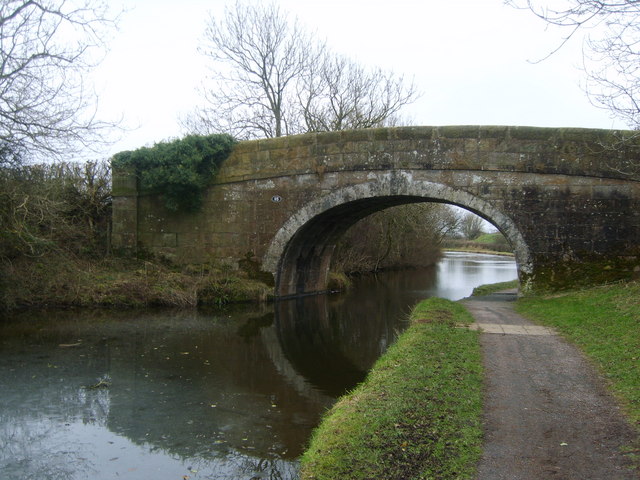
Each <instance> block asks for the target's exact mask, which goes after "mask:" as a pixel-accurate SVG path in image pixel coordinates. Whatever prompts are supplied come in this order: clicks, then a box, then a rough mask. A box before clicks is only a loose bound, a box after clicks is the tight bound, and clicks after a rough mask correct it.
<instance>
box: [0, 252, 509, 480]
mask: <svg viewBox="0 0 640 480" xmlns="http://www.w3.org/2000/svg"><path fill="white" fill-rule="evenodd" d="M514 278H516V268H515V263H514V262H513V260H512V259H510V258H508V257H500V256H492V255H477V254H466V253H453V252H451V253H447V254H446V255H445V257H444V258H443V259H442V261H441V262H440V263H439V264H438V265H437V267H434V268H431V269H426V270H413V271H403V272H390V273H385V274H383V275H378V276H376V277H364V278H361V279H359V280H358V281H357V282H356V285H355V287H354V288H353V289H352V290H351V291H350V292H349V293H348V294H340V295H332V296H312V297H306V298H303V299H298V300H291V301H286V302H278V303H276V304H275V305H264V306H242V307H230V308H227V309H224V310H211V311H205V310H199V311H167V310H161V311H148V310H147V311H144V312H113V311H97V312H80V313H78V312H55V313H50V314H33V313H29V314H27V315H21V316H19V317H17V318H12V319H9V320H6V321H5V322H3V323H0V478H2V479H5V478H6V479H22V480H26V479H34V480H53V479H56V480H57V479H64V480H76V479H92V480H102V479H135V480H146V479H149V480H158V479H163V480H174V479H175V480H184V479H186V478H188V479H190V480H196V479H216V480H221V479H294V478H296V477H297V468H298V464H297V458H298V456H299V455H300V454H301V452H302V451H303V449H304V447H305V444H306V442H307V441H308V438H309V435H310V433H311V431H312V429H313V428H314V427H315V425H316V424H317V423H318V421H319V418H320V416H321V415H322V413H323V412H324V411H325V410H326V409H327V408H329V407H330V406H331V405H332V404H333V403H334V401H335V399H336V397H338V396H339V395H341V394H342V393H344V392H345V391H346V390H348V389H350V388H352V387H353V386H354V385H356V384H357V383H358V382H360V381H361V380H362V379H363V378H364V376H365V375H366V372H367V371H368V369H369V368H370V367H371V365H372V364H373V362H374V361H375V360H376V359H377V358H378V357H379V356H380V354H382V353H383V352H384V351H385V350H386V348H387V347H388V346H389V344H390V343H392V342H393V341H394V339H395V338H396V336H397V335H398V334H399V333H400V332H401V331H402V330H403V328H405V326H406V318H407V314H408V313H409V311H410V310H411V307H412V306H413V305H414V304H415V303H416V302H417V301H418V300H420V299H423V298H426V297H429V296H440V297H445V298H450V299H453V300H457V299H460V298H463V297H465V296H468V295H470V293H471V291H472V289H473V288H474V287H475V286H477V285H480V284H486V283H494V282H502V281H507V280H512V279H514Z"/></svg>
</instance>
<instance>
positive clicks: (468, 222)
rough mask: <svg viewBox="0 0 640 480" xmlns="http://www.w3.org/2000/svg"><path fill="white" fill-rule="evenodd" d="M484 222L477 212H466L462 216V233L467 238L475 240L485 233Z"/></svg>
mask: <svg viewBox="0 0 640 480" xmlns="http://www.w3.org/2000/svg"><path fill="white" fill-rule="evenodd" d="M483 226H484V222H483V220H482V218H480V217H479V216H477V215H476V214H475V213H471V212H465V213H464V214H462V216H461V217H460V223H459V229H460V233H461V234H462V236H463V237H464V238H466V239H467V240H474V239H476V238H478V237H479V236H480V235H482V234H483V233H484V230H483Z"/></svg>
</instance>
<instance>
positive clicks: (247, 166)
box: [215, 126, 640, 183]
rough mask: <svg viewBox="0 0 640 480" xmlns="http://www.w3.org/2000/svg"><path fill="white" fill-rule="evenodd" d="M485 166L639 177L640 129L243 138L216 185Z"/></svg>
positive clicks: (472, 129)
mask: <svg viewBox="0 0 640 480" xmlns="http://www.w3.org/2000/svg"><path fill="white" fill-rule="evenodd" d="M387 169H411V170H415V169H418V170H420V169H425V170H469V171H472V170H480V171H497V172H525V173H543V174H564V175H580V176H593V177H601V178H620V179H633V180H640V132H636V131H621V130H597V129H583V128H537V127H512V126H504V127H502V126H453V127H393V128H378V129H365V130H345V131H339V132H323V133H312V134H305V135H294V136H290V137H280V138H276V139H267V140H255V141H248V142H242V143H240V144H238V145H237V146H236V148H235V149H234V152H233V153H232V155H231V157H230V158H229V159H228V161H227V162H225V165H224V166H223V168H222V169H221V171H220V173H219V174H218V176H217V178H216V180H215V183H228V182H233V181H244V180H255V179H263V178H269V177H277V176H281V175H282V174H286V175H303V174H313V173H315V174H320V175H322V174H324V173H327V172H340V171H347V170H387Z"/></svg>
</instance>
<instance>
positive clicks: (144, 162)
mask: <svg viewBox="0 0 640 480" xmlns="http://www.w3.org/2000/svg"><path fill="white" fill-rule="evenodd" d="M235 143H236V141H235V140H234V139H233V137H231V136H229V135H226V134H218V135H207V136H202V135H188V136H186V137H185V138H183V139H181V140H173V141H171V142H161V143H157V144H155V145H154V146H153V147H143V148H139V149H138V150H134V151H126V152H120V153H118V154H116V155H114V157H113V161H112V165H113V167H114V168H133V169H135V172H136V175H137V176H138V178H139V179H140V183H141V187H142V188H143V189H148V190H152V191H161V192H162V195H163V197H164V204H165V207H167V208H168V209H169V210H172V211H178V210H181V211H195V210H198V209H199V208H200V206H201V204H202V196H203V193H204V190H205V188H206V187H207V186H208V185H209V183H210V182H211V179H212V177H213V176H214V175H215V173H216V171H217V169H218V167H219V166H220V165H221V164H222V162H223V161H224V160H225V159H226V158H227V157H228V156H229V154H230V153H231V150H232V148H233V145H234V144H235Z"/></svg>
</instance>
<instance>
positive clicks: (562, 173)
mask: <svg viewBox="0 0 640 480" xmlns="http://www.w3.org/2000/svg"><path fill="white" fill-rule="evenodd" d="M636 134H637V132H619V131H609V130H585V129H546V128H523V127H402V128H389V129H371V130H357V131H345V132H330V133H323V134H309V135H300V136H292V137H283V138H278V139H271V140H260V141H252V142H242V143H240V144H238V145H237V146H236V148H235V149H234V151H233V153H232V155H231V157H230V158H229V159H228V160H227V161H226V162H225V164H224V165H223V167H222V169H221V171H220V172H219V174H218V175H217V177H216V178H215V179H214V181H213V182H212V185H211V187H210V189H209V191H208V192H207V194H206V198H205V202H204V206H203V208H202V210H201V211H200V212H198V213H195V214H184V213H179V214H176V213H172V212H168V211H167V210H165V209H164V207H163V205H162V201H161V198H160V197H159V196H158V195H152V194H150V193H148V192H141V191H138V189H137V188H136V181H135V177H134V176H133V175H132V173H131V172H114V179H113V184H114V185H113V186H114V226H113V244H114V246H121V247H125V248H130V249H131V248H141V249H145V250H150V251H151V252H153V253H156V254H161V255H165V256H167V257H169V258H171V259H173V260H175V261H178V262H186V263H200V262H207V261H212V260H217V261H224V262H227V263H230V264H232V265H234V266H236V267H237V266H239V265H241V264H242V265H247V263H248V262H249V263H253V264H255V265H257V266H258V267H259V268H260V269H262V270H263V271H266V272H270V273H272V274H273V276H274V281H275V282H276V285H277V293H279V294H280V295H295V294H300V293H305V292H310V291H317V290H322V288H323V285H326V270H327V265H328V263H329V261H330V257H331V254H332V252H333V247H334V245H335V242H336V241H337V239H338V238H339V236H340V235H341V234H342V233H343V232H344V231H345V230H346V228H348V226H350V225H351V224H353V223H354V222H355V221H357V220H358V219H360V218H362V217H364V216H366V215H368V214H370V213H372V212H374V211H377V210H380V209H382V208H385V207H387V206H391V205H398V204H402V203H411V202H417V201H439V202H447V203H452V204H456V205H460V206H462V207H465V208H467V209H469V210H471V211H474V212H475V213H478V214H480V215H481V216H483V217H484V218H486V219H488V220H489V221H491V222H492V223H493V224H494V225H496V226H497V227H498V228H499V229H500V230H501V231H502V232H503V233H504V234H505V235H506V236H507V238H508V239H509V240H510V241H511V243H512V245H513V246H514V248H515V251H516V259H517V262H518V266H519V272H520V276H521V279H522V280H523V283H524V284H525V285H529V286H533V287H535V286H539V287H541V288H542V287H544V286H557V285H563V284H566V283H567V282H568V281H569V280H570V279H572V278H573V279H576V278H579V277H580V278H585V275H586V273H589V275H590V278H593V279H594V280H595V279H596V277H597V278H600V279H614V278H625V277H629V276H631V275H633V271H634V269H638V268H640V267H639V265H640V261H639V260H638V259H639V256H640V246H639V242H638V239H639V238H640V213H639V212H640V208H639V207H640V181H639V180H640V175H639V170H640V169H639V168H638V167H637V164H638V160H636V159H638V158H640V156H639V155H638V152H639V151H640V147H639V145H640V142H639V141H637V140H636V138H635V135H636ZM242 262H244V263H242Z"/></svg>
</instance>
